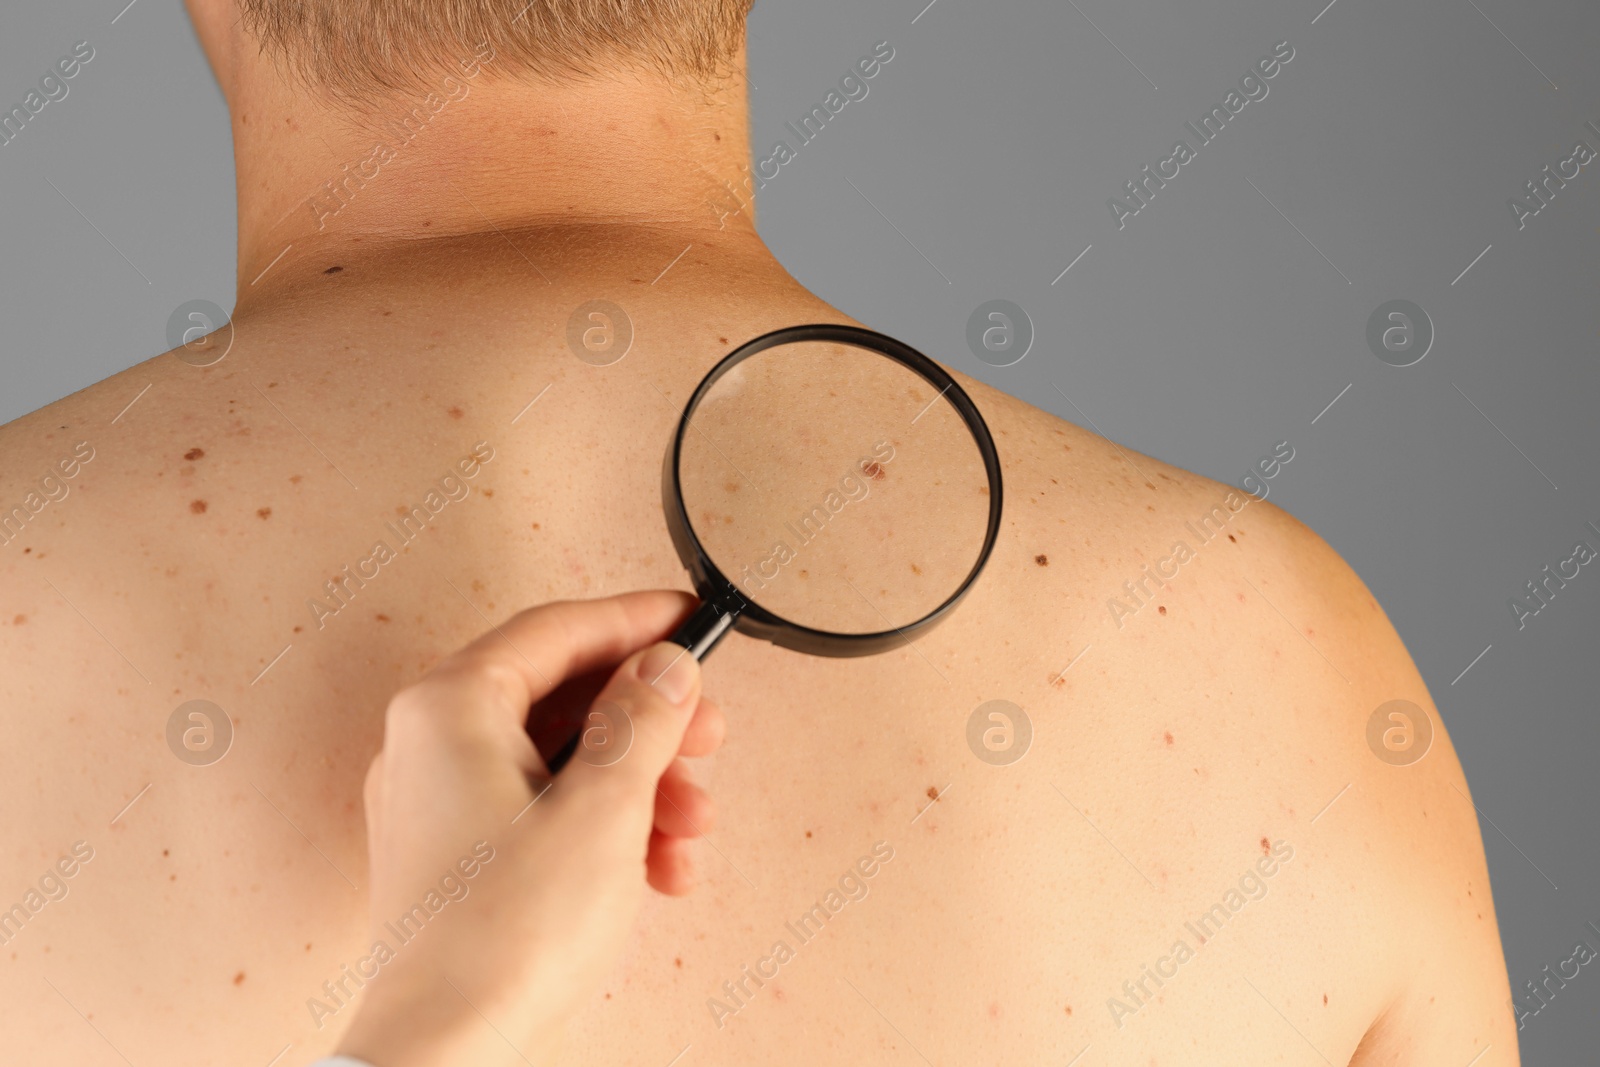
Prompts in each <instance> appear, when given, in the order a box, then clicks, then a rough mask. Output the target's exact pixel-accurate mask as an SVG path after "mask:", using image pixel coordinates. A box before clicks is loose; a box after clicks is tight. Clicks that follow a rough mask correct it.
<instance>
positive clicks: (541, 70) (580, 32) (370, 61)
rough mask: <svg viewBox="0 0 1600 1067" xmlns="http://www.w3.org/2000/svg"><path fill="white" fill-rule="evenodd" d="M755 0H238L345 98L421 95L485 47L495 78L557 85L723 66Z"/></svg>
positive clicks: (688, 73) (293, 59) (303, 66)
mask: <svg viewBox="0 0 1600 1067" xmlns="http://www.w3.org/2000/svg"><path fill="white" fill-rule="evenodd" d="M753 3H754V0H533V2H532V3H529V2H528V0H239V7H240V11H241V15H242V21H243V24H244V27H245V29H246V31H247V32H249V33H250V34H251V35H252V36H253V37H255V38H256V40H257V41H258V42H259V43H260V45H261V47H262V48H263V49H264V50H265V51H266V52H267V53H268V54H270V55H273V56H275V57H276V58H278V59H280V60H282V61H284V62H285V63H286V64H287V65H288V67H289V68H290V69H291V70H292V71H293V72H294V73H295V74H296V75H298V76H299V77H300V78H301V79H302V80H303V81H305V82H307V83H308V84H310V85H313V86H317V87H320V88H323V89H326V90H330V91H332V92H333V93H334V94H336V95H340V96H352V97H367V96H371V95H374V94H378V93H383V92H387V91H394V90H404V89H410V88H415V87H416V86H418V85H419V84H422V83H424V82H426V81H428V80H429V79H430V78H433V77H436V76H437V75H438V74H439V73H441V72H442V73H457V72H458V71H459V69H460V67H461V66H462V65H464V64H466V63H468V62H469V61H471V59H472V58H473V57H474V56H477V57H480V58H481V57H482V56H483V55H484V49H483V46H484V45H485V44H487V45H488V46H489V50H490V54H492V55H493V56H494V57H495V58H494V61H493V67H494V70H495V72H496V73H499V74H506V75H518V74H522V75H532V76H534V77H538V78H543V79H546V80H552V81H559V80H564V79H569V78H574V77H577V78H581V77H585V76H592V75H595V74H600V73H603V72H605V71H608V70H611V69H614V68H616V67H617V66H619V65H624V66H631V67H642V68H644V69H648V70H653V71H656V72H659V73H661V74H663V75H665V76H667V77H669V78H672V79H674V80H696V81H704V80H707V79H711V78H715V77H717V76H719V75H720V74H723V73H725V72H726V71H727V69H728V67H729V61H730V60H731V58H732V56H733V55H734V53H735V52H736V51H737V49H738V48H739V46H740V45H741V44H742V43H743V41H744V32H745V18H746V17H747V16H748V15H749V13H750V8H751V5H752V4H753Z"/></svg>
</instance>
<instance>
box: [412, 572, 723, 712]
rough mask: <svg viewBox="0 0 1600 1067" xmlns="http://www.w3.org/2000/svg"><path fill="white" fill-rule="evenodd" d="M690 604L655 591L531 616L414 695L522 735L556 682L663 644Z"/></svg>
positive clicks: (469, 651)
mask: <svg viewBox="0 0 1600 1067" xmlns="http://www.w3.org/2000/svg"><path fill="white" fill-rule="evenodd" d="M693 604H694V598H693V597H691V596H690V595H689V594H687V593H679V592H671V591H655V592H642V593H628V594H624V595H622V596H615V597H606V598H603V599H600V600H581V601H561V602H557V603H552V604H545V605H542V606H540V607H537V608H531V609H529V610H527V611H523V612H520V613H518V614H517V615H514V616H512V617H511V618H510V619H509V620H507V621H506V622H505V623H503V624H501V625H499V626H497V627H495V628H494V629H493V630H491V631H489V632H488V633H486V634H484V635H482V636H481V637H479V638H478V639H477V640H475V641H473V642H472V643H471V644H469V645H467V646H466V647H464V648H462V649H460V650H458V651H456V652H453V653H451V654H450V655H448V656H446V657H445V658H444V659H442V660H440V661H439V663H438V664H437V665H436V666H435V667H434V668H433V670H431V671H430V672H428V674H427V675H426V676H424V677H423V678H422V679H421V680H420V681H419V682H418V683H417V684H416V685H415V686H413V687H412V688H413V689H416V690H420V691H421V695H423V696H424V697H425V699H423V700H420V701H417V703H420V704H423V705H424V706H428V707H433V708H440V709H446V710H450V711H461V710H483V711H486V712H487V713H489V714H491V715H494V716H497V717H500V718H501V719H502V720H505V719H507V718H509V719H510V724H512V725H515V726H517V727H518V728H522V727H523V726H525V724H526V721H527V713H528V709H529V708H530V707H532V706H533V705H534V704H535V703H537V702H538V701H540V700H542V699H544V697H546V696H548V695H549V694H550V693H551V692H552V691H553V690H554V689H555V688H556V687H557V686H559V685H560V684H561V683H562V682H564V681H566V680H567V679H569V678H572V677H574V676H576V675H580V674H582V673H583V672H585V671H587V670H591V669H593V668H596V667H603V666H608V665H609V664H612V663H616V662H617V661H618V660H620V659H622V658H623V657H625V656H627V655H628V654H630V653H632V652H634V651H635V650H637V649H639V648H641V647H644V646H646V645H648V644H650V643H652V642H655V641H659V640H661V639H662V638H664V637H666V636H667V635H668V634H670V633H671V632H672V631H673V629H675V628H676V627H677V625H678V624H679V623H680V622H682V621H683V619H684V618H685V617H686V616H687V615H688V613H689V611H690V610H691V608H692V607H693ZM402 695H404V694H402Z"/></svg>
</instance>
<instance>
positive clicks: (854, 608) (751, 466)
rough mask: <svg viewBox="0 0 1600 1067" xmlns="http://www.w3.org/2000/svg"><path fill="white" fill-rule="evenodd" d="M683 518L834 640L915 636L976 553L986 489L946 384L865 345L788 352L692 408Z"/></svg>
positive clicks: (758, 359)
mask: <svg viewBox="0 0 1600 1067" xmlns="http://www.w3.org/2000/svg"><path fill="white" fill-rule="evenodd" d="M678 481H679V487H680V491H681V494H682V499H683V504H684V510H685V512H686V513H687V515H688V521H689V524H690V528H691V530H692V533H693V535H694V536H695V538H696V539H697V540H698V541H699V542H700V545H701V547H702V549H703V550H704V552H705V554H706V556H707V557H708V558H709V559H710V560H711V561H712V562H713V563H714V564H715V565H716V566H717V568H718V569H719V570H721V571H722V573H723V574H724V575H726V576H727V577H728V579H729V580H731V581H732V582H733V583H734V585H735V586H736V587H737V589H738V591H739V593H740V594H741V595H742V596H743V597H744V598H745V599H747V600H749V601H750V602H752V603H753V604H756V605H759V606H760V607H762V608H764V609H766V610H767V611H769V612H771V613H772V614H774V615H777V616H779V617H780V618H782V619H784V620H786V621H788V622H790V623H794V624H798V625H799V626H803V627H807V628H810V629H813V630H822V631H827V632H830V633H836V634H865V633H880V632H883V631H887V630H895V629H899V628H901V627H905V626H909V625H911V624H912V623H915V622H917V621H918V620H920V619H922V618H923V617H924V616H926V615H928V614H929V613H930V612H933V611H934V610H935V609H937V608H938V607H939V606H940V605H941V604H943V603H944V601H945V600H946V599H948V598H949V597H950V596H951V595H952V594H953V593H954V592H956V590H957V589H958V588H959V587H960V586H961V583H962V582H963V580H965V579H966V577H967V575H968V574H969V572H971V570H972V568H973V566H974V565H975V564H976V563H977V562H978V559H979V556H980V554H981V552H982V550H983V544H984V535H985V531H986V527H987V522H988V516H989V492H990V488H989V478H988V472H987V470H986V468H985V466H984V462H983V455H982V453H981V452H980V450H979V447H978V444H977V441H976V440H975V439H974V438H973V436H972V432H971V431H970V430H969V429H968V427H967V425H966V423H965V422H964V421H963V420H962V418H961V415H960V413H959V412H958V411H957V410H956V409H955V408H954V407H953V406H952V405H951V404H950V402H949V401H948V399H946V397H945V395H944V394H942V393H941V391H940V389H939V387H937V386H934V385H932V384H930V383H929V382H928V381H927V380H925V379H924V378H923V377H922V376H921V375H919V374H917V373H916V372H915V371H913V370H911V369H910V368H908V367H906V366H904V365H903V364H901V363H899V362H897V361H895V360H892V359H889V358H887V357H885V356H883V355H881V354H879V353H877V352H875V351H873V350H871V349H867V348H860V347H856V346H854V345H850V344H844V343H836V342H820V341H806V342H795V343H789V344H781V345H777V346H775V347H772V348H768V349H766V350H765V351H762V352H758V353H756V354H755V355H753V356H750V357H749V358H747V359H745V360H743V361H741V362H739V363H738V364H736V365H735V366H733V367H732V369H730V370H729V371H728V372H727V373H726V374H725V375H723V377H722V378H720V379H719V380H717V381H716V382H715V383H714V384H713V385H712V386H711V388H710V390H709V392H707V393H706V394H705V395H704V396H703V397H702V399H701V402H700V404H699V405H698V406H697V407H696V408H695V409H694V410H693V411H692V412H690V414H689V416H688V421H687V428H686V432H685V433H684V435H683V440H682V448H681V450H680V452H679V455H678Z"/></svg>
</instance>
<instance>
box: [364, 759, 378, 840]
mask: <svg viewBox="0 0 1600 1067" xmlns="http://www.w3.org/2000/svg"><path fill="white" fill-rule="evenodd" d="M361 806H362V808H363V809H364V810H365V811H366V813H367V837H368V838H369V839H371V840H374V841H376V840H380V839H381V838H382V836H383V826H382V823H381V822H380V821H379V815H380V814H381V813H382V811H383V750H382V749H379V750H378V754H377V755H376V756H373V757H372V762H371V763H369V764H368V765H367V776H366V778H364V779H363V780H362V782H361Z"/></svg>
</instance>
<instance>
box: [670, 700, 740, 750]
mask: <svg viewBox="0 0 1600 1067" xmlns="http://www.w3.org/2000/svg"><path fill="white" fill-rule="evenodd" d="M727 733H728V720H727V719H726V718H724V716H723V714H722V709H721V708H720V707H718V706H717V705H716V704H714V703H712V702H711V701H709V700H707V699H705V698H704V697H701V698H700V706H699V707H697V708H695V709H694V718H692V719H690V720H689V728H688V729H687V730H685V731H684V733H683V744H682V745H680V746H679V747H678V755H680V756H689V757H695V756H709V755H711V753H713V752H715V751H716V750H717V749H718V748H720V747H722V739H723V738H724V737H726V736H727Z"/></svg>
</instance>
